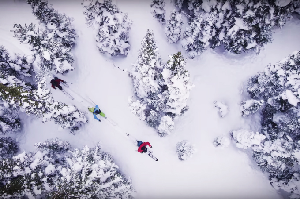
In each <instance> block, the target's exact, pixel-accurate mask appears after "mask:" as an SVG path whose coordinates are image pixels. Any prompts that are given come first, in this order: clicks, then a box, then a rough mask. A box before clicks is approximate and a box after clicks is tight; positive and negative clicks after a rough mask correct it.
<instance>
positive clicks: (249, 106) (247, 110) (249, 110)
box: [241, 99, 264, 116]
mask: <svg viewBox="0 0 300 199" xmlns="http://www.w3.org/2000/svg"><path fill="white" fill-rule="evenodd" d="M263 104H264V101H263V100H260V101H258V100H253V99H251V100H247V101H242V102H241V112H242V116H248V115H251V114H254V113H256V112H257V111H258V110H259V109H260V108H261V106H262V105H263Z"/></svg>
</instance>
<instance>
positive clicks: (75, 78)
mask: <svg viewBox="0 0 300 199" xmlns="http://www.w3.org/2000/svg"><path fill="white" fill-rule="evenodd" d="M49 2H50V3H52V4H53V7H54V8H55V9H57V10H58V11H59V12H60V13H66V14H67V15H68V16H70V17H73V18H74V26H75V29H76V31H77V34H78V39H77V46H76V49H75V51H74V55H75V65H74V66H75V70H74V71H73V72H70V73H69V74H67V75H65V76H64V77H62V76H60V77H62V78H63V79H65V80H66V81H67V82H70V83H71V82H72V83H73V84H70V88H71V89H72V90H74V91H76V92H77V93H79V94H80V95H82V96H83V97H85V96H89V97H90V98H91V99H92V100H93V101H94V102H96V103H98V105H99V107H100V109H101V110H102V111H103V112H104V113H105V114H106V115H107V116H108V117H109V118H111V119H112V120H113V121H115V122H116V123H117V124H118V127H119V128H120V129H121V130H122V131H126V132H128V133H130V135H131V136H132V137H134V138H138V139H139V140H142V141H149V142H150V143H151V145H152V146H153V152H154V155H155V156H156V157H157V158H158V159H159V161H158V162H155V161H153V160H152V159H151V158H149V157H147V156H146V155H144V154H140V153H138V152H137V146H134V145H133V144H132V142H131V141H130V140H129V139H128V138H127V137H126V135H125V134H123V135H121V134H122V132H121V131H118V130H117V128H114V127H113V126H112V125H110V124H109V122H108V121H106V120H105V119H104V118H103V119H102V122H101V123H99V122H98V121H96V120H94V119H93V117H92V114H90V113H89V112H88V110H87V107H86V104H87V103H86V102H84V101H83V102H82V99H81V98H80V97H79V96H78V95H76V93H72V91H70V94H71V95H73V96H74V97H75V100H73V101H72V100H70V99H69V98H68V97H66V96H65V95H64V94H63V93H62V92H61V91H59V90H53V89H51V90H52V92H53V96H54V98H55V99H56V100H58V101H63V102H65V103H68V104H75V105H76V106H77V107H78V108H79V109H81V110H82V111H85V112H86V113H87V114H88V117H89V123H88V124H87V125H85V126H84V127H83V128H82V130H81V131H80V132H78V133H77V134H76V135H75V136H74V135H72V134H70V133H68V131H67V130H58V126H57V125H55V124H54V123H53V122H47V123H41V119H33V118H32V117H26V118H24V121H25V125H24V130H23V132H22V134H21V135H20V137H21V138H20V139H21V140H20V145H21V150H26V151H32V150H34V143H36V142H42V141H44V140H46V139H49V138H55V137H59V138H61V139H63V140H67V141H69V142H70V143H71V145H72V146H74V147H83V146H84V145H88V146H90V147H93V146H95V145H96V143H97V142H100V143H101V146H102V149H103V150H104V151H106V152H109V153H110V154H111V155H112V156H113V157H114V158H115V161H116V163H117V164H118V165H119V166H120V169H121V171H122V172H123V173H124V174H125V175H126V176H127V177H130V178H131V180H132V183H133V186H134V188H135V189H136V191H137V198H141V199H148V198H157V199H159V198H174V199H176V198H200V197H201V198H219V199H222V198H231V199H235V198H249V199H264V198H272V199H276V198H277V199H279V198H282V197H281V196H279V195H278V194H277V193H276V191H275V190H274V189H273V188H272V187H271V186H270V184H269V181H268V179H267V177H266V176H265V175H264V174H262V172H261V171H260V170H259V169H258V168H257V166H256V165H255V163H254V162H252V160H251V158H250V157H249V156H247V154H246V153H244V151H242V150H239V149H237V148H236V147H234V146H233V144H232V143H231V145H230V146H229V147H228V148H225V149H219V148H215V147H214V146H213V140H214V138H216V137H217V136H221V135H224V136H227V137H229V132H230V131H231V130H237V129H239V128H242V127H243V128H246V129H252V130H253V129H257V128H258V127H257V126H256V125H249V120H244V119H243V118H241V116H240V110H239V104H240V101H241V100H242V99H243V96H246V95H242V92H241V91H242V88H243V85H244V84H245V83H246V81H247V79H248V78H249V77H250V76H252V75H254V74H256V73H257V72H259V71H263V69H264V68H265V66H266V65H267V64H269V63H272V64H274V63H276V62H277V61H280V60H281V59H283V58H284V57H286V56H287V55H289V54H290V53H292V52H293V51H295V50H299V46H300V45H299V44H300V40H299V38H298V35H297V33H299V32H300V26H299V21H292V22H289V23H288V24H287V25H285V26H284V27H283V28H282V29H277V30H276V31H275V34H274V37H273V38H274V41H273V43H270V44H268V45H266V47H265V49H263V50H262V51H261V52H260V54H259V55H255V54H253V53H248V54H244V55H232V54H229V53H223V54H218V53H216V52H215V51H213V50H210V49H209V50H207V51H205V52H204V53H203V54H202V55H201V56H200V57H196V58H195V59H193V60H187V69H188V70H189V72H190V74H191V80H192V82H193V83H194V84H195V87H194V88H193V89H192V91H191V96H190V99H189V102H188V105H189V107H190V109H189V111H187V112H186V114H185V115H184V116H183V117H181V118H180V120H178V121H176V123H175V130H174V131H173V134H171V135H169V136H167V137H164V138H161V137H159V136H158V135H157V133H156V132H155V131H154V130H153V129H152V128H150V127H148V126H146V123H145V122H142V121H140V120H139V119H138V118H137V117H136V116H135V115H133V114H132V113H131V112H130V110H129V108H128V97H130V96H131V95H133V88H132V84H131V80H130V78H129V77H128V76H127V74H126V73H125V72H123V71H121V70H119V69H117V68H115V67H113V64H112V61H113V62H114V63H115V65H116V66H118V67H120V68H121V69H125V68H126V69H129V70H130V69H131V68H132V64H134V63H135V62H136V60H137V56H138V50H139V49H140V48H141V45H140V43H141V40H142V38H143V37H144V36H145V34H146V30H147V29H148V28H149V29H152V30H153V31H154V36H155V39H156V42H157V45H158V47H159V53H160V55H161V57H162V60H163V61H164V62H166V61H167V59H168V55H170V54H172V53H176V52H177V51H182V49H181V47H180V44H176V45H172V44H168V42H167V39H166V36H165V35H164V30H163V26H162V25H161V24H159V23H158V22H157V20H156V19H155V18H153V16H152V14H151V13H150V6H149V5H150V1H141V0H127V1H121V0H119V1H115V2H116V4H117V6H118V7H119V8H120V10H121V11H123V12H126V13H128V15H129V18H130V19H131V20H133V25H132V27H131V32H130V41H131V51H130V52H129V54H128V56H127V57H126V58H114V59H111V58H108V57H106V56H103V55H102V54H100V52H99V51H98V50H97V47H96V44H95V36H94V32H93V29H92V28H88V27H87V26H86V24H85V19H84V15H83V14H82V12H83V7H82V6H81V5H80V3H81V1H78V0H76V1H72V2H71V1H56V0H50V1H49ZM23 4H25V3H24V2H11V1H10V2H9V1H8V0H5V1H1V2H0V13H1V14H2V16H5V17H1V18H0V34H1V38H0V44H3V45H4V46H5V47H7V48H9V49H11V50H13V51H18V50H19V51H20V53H21V52H25V50H24V44H18V43H17V42H15V41H13V39H11V40H10V38H13V37H11V35H12V33H10V34H11V35H9V31H8V30H9V29H11V28H12V26H13V23H20V24H24V23H27V24H29V23H30V22H35V23H36V19H35V17H34V16H33V15H32V14H31V10H30V7H29V5H27V6H25V5H23ZM3 5H5V6H3ZM21 6H22V8H21ZM171 10H173V7H172V5H171V4H170V3H169V2H166V11H167V12H166V18H167V19H168V17H169V12H170V11H171ZM17 11H19V12H18V15H17V16H16V12H17ZM141 16H142V17H141ZM10 25H11V26H10ZM7 28H9V29H7ZM4 32H6V33H4ZM14 39H15V38H14ZM25 49H26V48H25ZM184 55H185V54H184ZM185 57H187V56H186V55H185ZM49 88H50V84H49ZM215 100H221V101H224V102H225V103H226V104H227V105H228V107H229V113H228V115H227V116H226V117H225V118H220V117H219V116H218V111H217V110H216V109H215V107H214V104H213V102H214V101H215ZM252 119H253V118H252ZM124 135H125V136H124ZM184 139H186V140H188V141H190V142H191V143H192V144H194V145H195V146H196V148H197V150H198V152H197V153H195V154H194V155H193V157H192V158H190V159H189V160H187V161H185V162H182V161H180V160H179V159H178V158H177V154H176V148H175V147H176V143H177V142H179V141H182V140H184Z"/></svg>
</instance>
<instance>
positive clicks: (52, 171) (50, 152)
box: [0, 138, 134, 198]
mask: <svg viewBox="0 0 300 199" xmlns="http://www.w3.org/2000/svg"><path fill="white" fill-rule="evenodd" d="M36 146H37V151H36V152H31V153H25V152H23V153H21V154H19V155H18V156H14V157H13V158H9V159H4V160H3V161H1V162H0V168H1V169H0V182H1V185H2V188H1V189H0V194H1V196H3V197H7V198H8V197H18V198H21V197H24V196H25V197H29V198H37V197H42V198H65V197H68V198H70V197H71V198H133V195H134V190H133V188H132V185H131V182H129V181H128V180H127V179H126V178H125V176H124V175H122V174H121V172H120V170H119V169H118V166H117V165H116V164H115V163H114V161H113V159H112V157H111V156H110V155H109V154H107V153H105V152H102V151H101V150H100V146H99V145H98V146H96V147H95V148H91V149H90V148H88V147H84V148H83V149H77V148H71V146H70V144H69V143H68V142H65V141H61V140H59V139H57V138H56V139H53V140H47V141H46V142H44V143H37V144H36Z"/></svg>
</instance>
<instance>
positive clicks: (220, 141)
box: [213, 136, 230, 148]
mask: <svg viewBox="0 0 300 199" xmlns="http://www.w3.org/2000/svg"><path fill="white" fill-rule="evenodd" d="M229 143H230V142H229V139H228V138H227V137H223V136H220V137H217V138H216V139H215V140H214V142H213V144H214V145H215V147H220V148H225V147H228V146H229Z"/></svg>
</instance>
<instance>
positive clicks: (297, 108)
mask: <svg viewBox="0 0 300 199" xmlns="http://www.w3.org/2000/svg"><path fill="white" fill-rule="evenodd" d="M299 72H300V51H298V52H294V53H293V54H292V55H290V56H289V57H287V58H285V59H283V60H282V61H281V62H278V63H277V64H275V65H268V66H267V67H266V69H265V72H261V73H259V74H257V75H255V76H253V77H251V78H250V80H249V83H248V87H247V91H248V93H249V96H250V97H251V99H250V100H247V101H246V102H244V103H243V109H242V110H243V112H242V114H243V115H244V116H247V115H251V114H254V113H255V114H260V116H261V117H260V118H261V119H260V120H261V121H260V124H261V127H260V129H261V130H260V132H259V133H258V132H257V133H253V132H249V131H246V130H239V131H233V133H232V137H233V139H234V140H235V142H236V143H237V147H239V148H243V149H250V150H252V152H253V159H254V160H255V162H256V163H257V165H258V166H259V167H260V168H261V169H262V170H263V171H264V172H266V173H267V174H268V176H269V179H270V183H271V185H272V186H273V187H274V188H275V189H277V190H283V191H286V192H287V193H288V194H289V195H290V198H299V197H300V190H299V188H298V187H297V184H299V181H300V178H299V176H300V170H299V168H300V167H299V166H300V165H299V161H300V156H299V153H300V145H299V143H300V133H299V132H300V114H299V113H300V104H299V103H298V102H300V93H299V86H300V80H299V79H300V78H299V77H300V76H299Z"/></svg>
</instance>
